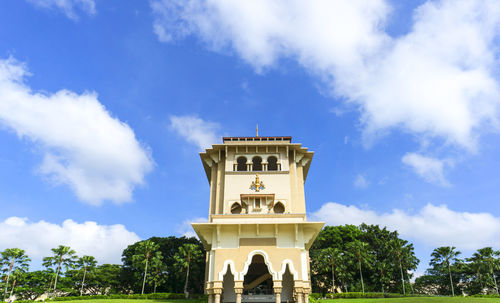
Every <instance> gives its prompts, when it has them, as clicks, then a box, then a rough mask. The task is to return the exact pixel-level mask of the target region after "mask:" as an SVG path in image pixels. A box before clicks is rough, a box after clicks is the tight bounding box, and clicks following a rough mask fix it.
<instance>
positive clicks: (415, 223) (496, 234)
mask: <svg viewBox="0 0 500 303" xmlns="http://www.w3.org/2000/svg"><path fill="white" fill-rule="evenodd" d="M311 217H312V218H313V219H316V220H322V221H326V223H327V224H328V225H343V224H354V225H359V224H361V223H367V224H379V225H381V226H387V227H388V228H389V229H391V230H397V231H398V232H399V233H400V234H401V235H402V237H403V238H406V239H410V240H415V241H418V242H419V243H422V244H424V245H428V246H431V247H438V246H449V245H454V246H456V247H458V248H459V249H467V250H474V249H478V248H481V247H485V246H495V245H498V243H500V218H499V217H495V216H493V215H492V214H490V213H469V212H458V211H453V210H451V209H449V208H448V207H447V206H446V205H440V206H435V205H433V204H427V205H426V206H424V207H423V208H422V209H420V210H419V211H418V212H417V213H414V214H410V213H407V212H405V211H403V210H400V209H393V210H392V211H391V212H387V213H381V214H379V213H376V212H375V211H372V210H366V209H360V208H358V207H356V206H353V205H351V206H345V205H342V204H339V203H334V202H328V203H325V204H323V206H322V207H321V208H320V209H319V210H318V211H316V212H314V213H312V215H311Z"/></svg>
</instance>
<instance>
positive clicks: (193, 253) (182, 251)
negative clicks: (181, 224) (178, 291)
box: [174, 244, 202, 299]
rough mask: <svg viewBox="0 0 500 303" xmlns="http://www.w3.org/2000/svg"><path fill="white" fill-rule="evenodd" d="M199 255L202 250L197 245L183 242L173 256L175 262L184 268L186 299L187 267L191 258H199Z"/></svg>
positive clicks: (187, 293)
mask: <svg viewBox="0 0 500 303" xmlns="http://www.w3.org/2000/svg"><path fill="white" fill-rule="evenodd" d="M201 255H202V252H201V250H200V249H199V247H198V246H197V245H194V244H184V245H182V246H181V247H179V251H178V252H177V254H176V255H175V256H174V258H175V260H176V262H177V264H178V265H179V266H180V267H184V268H186V282H185V283H184V294H185V295H186V299H187V298H188V297H189V292H188V281H189V267H190V264H191V260H192V259H194V258H199V257H200V256H201Z"/></svg>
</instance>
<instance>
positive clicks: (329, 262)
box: [318, 247, 342, 293]
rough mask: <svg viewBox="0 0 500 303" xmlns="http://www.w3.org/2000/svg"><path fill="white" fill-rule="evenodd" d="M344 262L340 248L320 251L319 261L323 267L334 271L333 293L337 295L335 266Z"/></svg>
mask: <svg viewBox="0 0 500 303" xmlns="http://www.w3.org/2000/svg"><path fill="white" fill-rule="evenodd" d="M341 260H342V251H341V250H340V249H338V248H333V247H328V248H324V249H322V250H320V252H319V256H318V261H319V262H320V264H321V266H324V267H330V268H331V271H332V293H335V266H336V264H338V263H339V262H341Z"/></svg>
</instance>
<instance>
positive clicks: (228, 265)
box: [219, 260, 238, 281]
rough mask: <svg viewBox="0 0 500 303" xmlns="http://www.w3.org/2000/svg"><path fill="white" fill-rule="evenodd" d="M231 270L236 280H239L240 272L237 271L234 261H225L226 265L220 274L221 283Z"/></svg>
mask: <svg viewBox="0 0 500 303" xmlns="http://www.w3.org/2000/svg"><path fill="white" fill-rule="evenodd" d="M228 269H229V270H230V271H231V273H232V274H233V276H234V279H235V280H236V279H237V278H238V272H237V271H236V269H235V266H234V261H233V260H226V261H224V265H223V266H222V270H221V271H220V272H219V281H222V280H223V279H224V275H225V274H226V273H227V270H228Z"/></svg>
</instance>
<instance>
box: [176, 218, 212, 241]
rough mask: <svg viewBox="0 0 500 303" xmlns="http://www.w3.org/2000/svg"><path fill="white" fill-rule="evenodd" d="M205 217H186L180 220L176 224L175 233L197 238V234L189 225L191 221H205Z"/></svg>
mask: <svg viewBox="0 0 500 303" xmlns="http://www.w3.org/2000/svg"><path fill="white" fill-rule="evenodd" d="M206 222H207V218H202V217H198V218H192V219H187V220H184V221H182V223H181V224H179V225H177V228H176V232H177V234H179V235H181V236H184V237H188V238H190V237H195V238H198V235H196V233H195V232H194V229H193V227H192V226H191V223H206Z"/></svg>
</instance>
